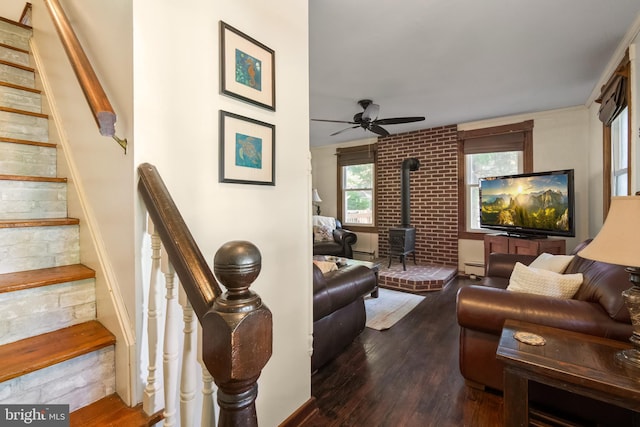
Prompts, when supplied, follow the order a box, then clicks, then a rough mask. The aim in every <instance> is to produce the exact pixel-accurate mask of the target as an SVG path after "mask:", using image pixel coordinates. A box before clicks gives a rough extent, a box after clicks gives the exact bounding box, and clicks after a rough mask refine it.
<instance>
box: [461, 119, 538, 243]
mask: <svg viewBox="0 0 640 427" xmlns="http://www.w3.org/2000/svg"><path fill="white" fill-rule="evenodd" d="M532 130H533V121H531V120H530V121H526V122H522V123H516V124H513V125H505V126H496V127H492V128H485V129H476V130H472V131H461V132H458V175H459V177H458V178H459V182H460V183H463V185H462V186H461V187H460V188H458V206H459V208H458V209H459V211H458V235H459V237H460V238H463V239H482V238H483V237H484V233H485V232H486V231H485V230H483V229H481V228H480V194H479V188H478V182H479V179H480V178H484V177H487V176H500V175H513V174H517V173H523V172H532V171H533V160H532V159H533V148H532V146H533V143H532Z"/></svg>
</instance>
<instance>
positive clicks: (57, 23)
mask: <svg viewBox="0 0 640 427" xmlns="http://www.w3.org/2000/svg"><path fill="white" fill-rule="evenodd" d="M44 4H45V5H46V6H47V9H48V10H49V14H50V15H51V20H52V21H53V25H54V27H55V28H56V32H57V33H58V36H59V37H60V41H61V42H62V45H63V46H64V50H65V52H66V53H67V57H68V58H69V61H70V62H71V66H72V67H73V71H74V72H75V74H76V78H77V79H78V82H79V83H80V87H81V88H82V92H83V93H84V96H85V98H86V99H87V102H88V103H89V108H91V112H92V113H93V118H94V119H95V121H96V124H97V125H98V129H99V130H100V135H102V136H110V137H111V138H113V139H114V140H115V141H116V142H117V143H118V144H119V145H120V146H121V147H122V148H123V149H124V152H125V154H126V152H127V139H126V138H124V139H121V138H118V137H117V136H116V130H115V123H116V113H115V112H114V110H113V107H112V106H111V102H109V98H108V97H107V95H106V93H105V91H104V89H103V88H102V85H101V84H100V80H98V76H97V75H96V73H95V71H94V70H93V67H92V66H91V62H89V58H87V55H86V54H85V52H84V49H82V45H81V44H80V41H79V40H78V37H77V36H76V33H75V32H74V31H73V27H72V26H71V23H70V22H69V19H68V18H67V15H66V14H65V13H64V10H63V9H62V6H61V5H60V2H59V1H58V0H44Z"/></svg>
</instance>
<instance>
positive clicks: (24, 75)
mask: <svg viewBox="0 0 640 427" xmlns="http://www.w3.org/2000/svg"><path fill="white" fill-rule="evenodd" d="M0 81H3V82H6V83H11V84H14V85H19V86H25V87H29V88H35V86H36V75H35V72H34V71H33V68H31V69H29V67H25V66H24V65H20V64H16V63H13V62H8V61H2V60H0Z"/></svg>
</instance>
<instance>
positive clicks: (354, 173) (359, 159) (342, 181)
mask: <svg viewBox="0 0 640 427" xmlns="http://www.w3.org/2000/svg"><path fill="white" fill-rule="evenodd" d="M376 147H377V145H376V144H371V145H363V146H358V147H348V148H339V149H338V150H337V155H338V216H339V219H340V220H341V221H342V223H343V224H344V225H345V226H348V228H349V229H351V230H354V231H369V232H372V231H375V225H376V192H375V191H376Z"/></svg>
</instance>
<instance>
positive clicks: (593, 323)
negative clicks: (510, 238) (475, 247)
mask: <svg viewBox="0 0 640 427" xmlns="http://www.w3.org/2000/svg"><path fill="white" fill-rule="evenodd" d="M588 243H589V241H585V242H583V243H581V244H580V245H578V247H576V249H575V250H574V251H573V254H574V255H575V254H576V253H578V252H579V251H580V250H581V249H582V248H583V247H584V246H586V245H587V244H588ZM535 258H536V257H535V256H529V255H514V254H501V253H492V254H491V255H490V256H489V263H488V268H487V274H486V277H484V278H483V280H482V282H481V283H480V284H479V285H469V286H465V287H462V288H460V289H459V290H458V295H457V307H456V311H457V317H458V324H459V325H460V354H459V357H460V360H459V362H460V372H461V374H462V376H463V377H464V378H465V380H466V381H467V384H468V385H470V386H472V387H479V388H484V387H485V386H486V387H489V388H491V389H496V390H500V391H501V390H503V364H502V362H501V361H499V360H497V359H496V350H497V348H498V341H499V338H500V334H501V331H502V326H503V324H504V321H505V320H506V319H516V320H522V321H526V322H531V323H537V324H541V325H547V326H552V327H556V328H560V329H567V330H572V331H577V332H581V333H586V334H591V335H597V336H601V337H607V338H612V339H616V340H621V341H628V340H629V337H630V336H631V334H632V327H631V320H630V317H629V312H628V310H627V308H626V307H625V305H624V301H623V299H622V295H621V293H622V291H623V290H625V289H628V288H629V287H631V283H630V282H629V274H628V273H627V272H626V271H625V269H624V267H622V266H619V265H613V264H606V263H602V262H597V261H591V260H587V259H584V258H581V257H579V256H576V257H575V258H574V259H573V260H572V261H571V263H570V264H569V265H568V266H567V268H566V270H565V274H570V273H582V274H583V278H584V280H583V283H582V285H581V286H580V288H579V289H578V291H577V293H576V294H575V296H574V297H573V298H572V299H559V298H552V297H546V296H540V295H532V294H524V293H516V292H511V291H507V290H506V287H507V286H508V284H509V277H510V276H511V272H512V270H513V267H514V265H515V263H516V262H521V263H523V264H526V265H528V264H529V263H531V262H532V261H533V260H534V259H535ZM530 394H531V399H532V400H538V401H540V402H542V403H543V404H547V405H550V406H554V404H553V402H552V401H553V400H555V401H556V402H555V403H558V402H562V405H563V406H565V408H566V405H569V406H570V402H567V400H566V399H567V398H566V396H565V397H557V393H555V392H554V391H552V390H548V389H545V388H544V387H542V386H541V385H537V389H536V390H533V389H532V390H531V393H530ZM550 402H551V403H550ZM592 403H593V402H592ZM598 407H599V406H598V403H597V402H595V403H593V404H591V403H590V404H589V405H586V406H585V405H584V403H582V404H580V403H576V404H575V405H574V408H573V409H571V408H569V409H567V411H568V412H569V413H585V414H586V413H590V412H594V413H596V415H597V410H596V408H598ZM591 410H593V411H591ZM576 411H577V412H576ZM601 411H602V410H601ZM605 411H606V410H605ZM604 413H605V414H607V415H611V413H610V412H604ZM596 415H593V416H596ZM591 416H592V414H589V415H587V418H590V417H591ZM606 425H609V424H606Z"/></svg>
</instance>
